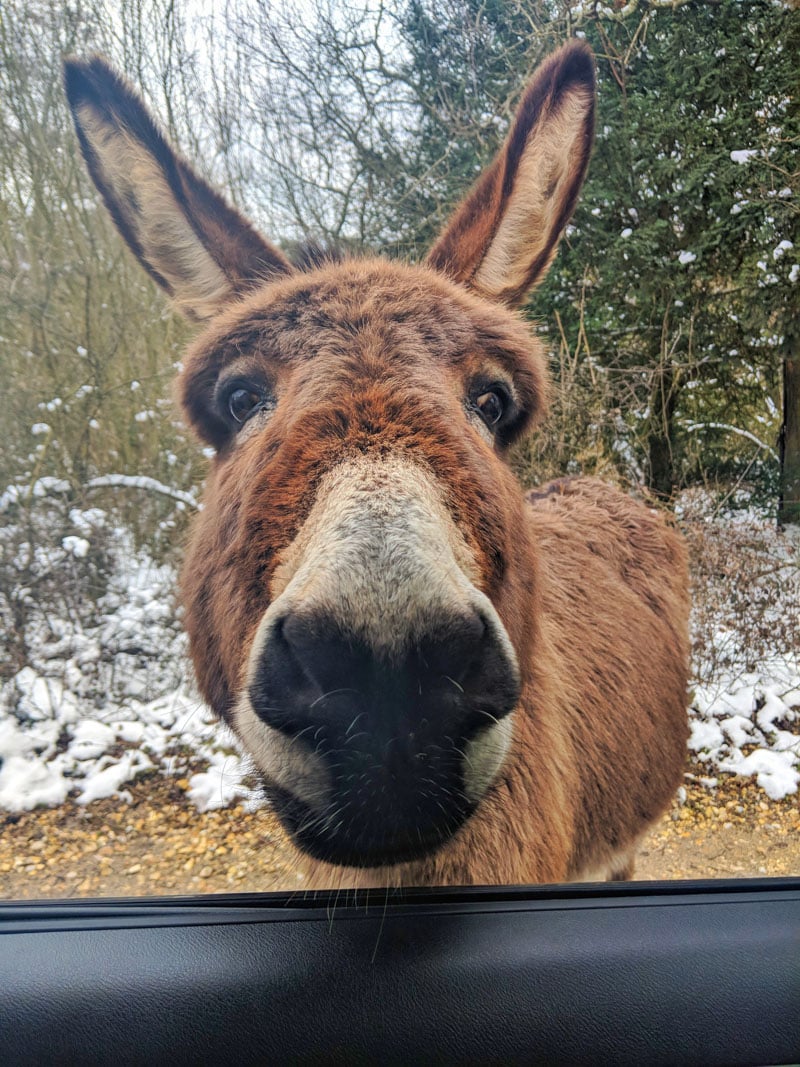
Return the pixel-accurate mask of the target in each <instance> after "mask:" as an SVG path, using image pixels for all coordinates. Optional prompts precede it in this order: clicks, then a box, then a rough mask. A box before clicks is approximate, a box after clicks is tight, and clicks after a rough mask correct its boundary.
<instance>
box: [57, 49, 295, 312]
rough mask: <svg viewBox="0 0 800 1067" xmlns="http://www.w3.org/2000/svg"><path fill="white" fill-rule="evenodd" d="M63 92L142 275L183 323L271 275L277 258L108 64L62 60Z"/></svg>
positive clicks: (279, 269)
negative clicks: (166, 296) (179, 150)
mask: <svg viewBox="0 0 800 1067" xmlns="http://www.w3.org/2000/svg"><path fill="white" fill-rule="evenodd" d="M64 83H65V86H66V91H67V97H68V99H69V105H70V108H71V110H72V117H73V120H74V122H75V129H76V131H77V134H78V140H79V141H80V145H81V151H82V152H83V155H84V158H85V160H86V164H87V166H88V168H89V172H90V174H91V176H92V178H93V179H94V183H95V185H96V186H97V188H98V189H99V190H100V192H101V194H102V196H103V200H105V203H106V207H107V208H108V210H109V211H110V212H111V215H112V217H113V219H114V222H115V223H116V225H117V228H118V229H119V231H120V233H121V234H122V236H123V237H124V238H125V240H126V241H127V242H128V245H129V247H130V248H131V250H132V251H133V253H134V255H135V256H136V258H137V259H138V260H139V262H140V263H141V264H142V266H143V267H144V268H145V270H146V271H147V272H148V274H150V276H151V277H152V278H154V279H155V280H156V281H157V282H158V284H159V285H160V286H161V287H162V288H163V289H165V290H166V291H167V293H168V294H169V295H170V296H171V297H172V299H173V301H174V302H175V304H176V305H177V307H178V308H179V310H180V311H182V312H183V313H184V314H185V315H186V316H187V317H188V318H191V319H195V320H203V319H208V318H211V317H212V316H213V315H214V314H216V313H217V312H218V311H219V310H221V308H222V307H223V306H224V305H225V303H226V302H227V301H229V300H230V299H232V298H234V297H236V296H238V295H241V294H242V293H244V292H246V291H247V290H248V289H251V288H254V287H256V286H258V285H259V284H261V283H262V282H264V281H266V280H268V279H269V278H270V277H273V276H274V275H276V274H284V273H290V272H291V270H292V267H291V266H290V264H289V262H288V260H287V259H286V258H285V257H284V256H283V254H282V253H281V252H280V251H278V249H277V248H274V247H273V246H272V245H271V244H269V243H268V242H267V241H265V240H264V239H263V238H262V237H261V236H260V235H259V234H258V233H256V231H255V230H254V229H253V227H252V226H251V225H250V224H249V223H248V222H246V221H245V220H244V219H243V218H242V217H241V215H240V214H239V213H238V211H236V210H235V209H234V208H232V207H231V206H230V204H228V203H227V201H226V200H224V199H223V198H222V197H221V196H220V195H219V194H218V193H216V192H215V191H214V190H213V189H212V188H211V186H209V185H208V184H207V182H205V181H204V180H203V179H202V178H200V177H198V175H197V174H196V173H195V172H194V170H193V169H192V168H191V167H190V166H189V164H188V163H186V162H185V160H183V159H181V158H180V157H179V156H178V155H177V154H176V153H175V152H174V151H173V149H172V148H171V147H170V145H169V144H168V142H167V140H166V138H165V137H164V136H163V134H162V133H161V131H160V130H159V129H158V127H157V126H156V124H155V122H154V121H153V119H152V118H151V116H150V114H149V112H148V111H147V108H146V107H145V106H144V104H143V103H142V101H141V99H140V98H139V96H138V95H137V94H136V92H135V91H134V90H133V89H132V88H131V86H130V85H129V84H128V83H127V82H126V81H125V80H124V79H123V78H121V77H120V76H119V75H118V74H117V73H116V72H115V71H114V70H113V69H112V68H111V67H110V66H109V65H108V64H107V63H106V61H105V60H104V59H102V58H100V57H99V56H94V57H92V58H90V59H87V60H79V59H68V60H66V62H65V64H64Z"/></svg>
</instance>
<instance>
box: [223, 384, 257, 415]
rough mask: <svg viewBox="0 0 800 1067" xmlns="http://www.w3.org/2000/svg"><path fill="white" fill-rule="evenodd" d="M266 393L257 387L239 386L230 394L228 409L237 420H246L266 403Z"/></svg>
mask: <svg viewBox="0 0 800 1067" xmlns="http://www.w3.org/2000/svg"><path fill="white" fill-rule="evenodd" d="M264 399H265V398H264V394H263V393H261V392H258V391H256V390H255V389H246V388H242V387H240V388H238V389H234V390H233V391H232V392H230V393H229V394H228V400H227V409H228V413H229V414H230V416H231V418H232V419H233V420H234V421H235V422H246V421H247V420H248V419H249V418H250V416H251V415H253V414H254V413H255V412H256V411H258V410H259V408H261V407H263V405H264Z"/></svg>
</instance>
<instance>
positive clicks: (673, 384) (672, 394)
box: [647, 362, 678, 500]
mask: <svg viewBox="0 0 800 1067" xmlns="http://www.w3.org/2000/svg"><path fill="white" fill-rule="evenodd" d="M676 378H677V375H676V373H675V367H674V366H673V364H672V363H669V362H662V363H660V364H659V366H658V367H657V368H656V371H655V379H654V381H653V389H652V392H651V394H650V428H649V430H648V434H647V455H648V460H649V462H648V472H647V473H648V487H649V488H650V489H651V490H652V492H654V493H655V494H656V495H657V496H660V497H663V498H664V499H666V500H668V499H669V498H670V497H672V495H673V493H674V492H675V489H676V483H677V479H676V477H675V462H674V456H673V451H672V419H673V416H674V414H675V408H676V406H677V403H678V386H677V381H676Z"/></svg>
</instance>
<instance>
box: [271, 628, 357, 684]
mask: <svg viewBox="0 0 800 1067" xmlns="http://www.w3.org/2000/svg"><path fill="white" fill-rule="evenodd" d="M276 634H277V636H278V639H279V640H280V642H281V643H282V644H283V646H284V650H285V653H286V654H288V655H289V656H291V657H292V659H293V660H294V662H295V664H296V667H297V669H298V670H299V671H301V672H302V674H303V676H304V679H305V682H306V685H307V684H308V683H309V682H310V683H311V684H312V685H313V686H314V687H315V689H317V690H318V692H317V693H316V696H317V697H319V696H320V695H322V694H324V693H326V692H327V691H329V690H334V689H336V690H338V689H341V688H343V687H347V685H348V682H349V681H352V664H353V660H354V650H353V649H352V648H351V647H350V644H349V642H348V641H347V639H346V637H345V636H344V635H342V634H340V633H339V632H338V631H336V630H335V629H334V628H333V627H331V625H330V624H329V623H328V622H327V620H325V619H324V618H322V619H318V618H316V617H309V616H306V615H300V614H292V615H287V616H285V617H284V619H283V620H282V621H281V622H280V623H279V624H278V626H277V627H276Z"/></svg>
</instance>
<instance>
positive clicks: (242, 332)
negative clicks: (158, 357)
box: [191, 259, 539, 372]
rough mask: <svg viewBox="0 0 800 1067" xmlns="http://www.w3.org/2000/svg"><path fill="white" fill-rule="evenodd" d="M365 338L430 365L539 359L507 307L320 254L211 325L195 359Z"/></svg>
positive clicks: (428, 276)
mask: <svg viewBox="0 0 800 1067" xmlns="http://www.w3.org/2000/svg"><path fill="white" fill-rule="evenodd" d="M365 338H366V339H369V340H371V341H372V342H374V344H373V346H372V347H373V348H374V347H375V344H377V345H378V346H379V347H380V349H381V350H382V351H384V352H385V353H386V354H387V355H388V354H390V353H391V352H392V351H397V350H402V349H412V348H413V349H416V350H418V351H419V353H420V355H422V354H425V355H426V356H429V357H432V358H433V359H434V360H435V361H436V362H437V363H439V364H442V363H444V364H453V363H458V362H460V361H461V360H463V359H464V358H465V357H466V356H474V355H480V354H482V353H485V355H486V356H487V357H489V358H495V359H498V358H499V359H500V360H501V362H502V363H504V364H506V365H508V364H509V363H511V364H512V366H509V369H510V370H511V371H512V372H513V370H514V366H513V364H514V363H516V362H519V363H520V364H521V367H520V369H522V370H524V369H525V365H526V364H529V362H530V361H531V360H533V361H534V362H538V361H539V355H538V342H536V340H535V339H534V338H533V336H532V335H531V332H530V329H529V327H528V325H527V324H526V323H524V322H523V321H522V319H521V318H520V316H519V315H518V314H516V313H515V312H511V311H508V310H507V309H505V308H503V307H500V306H498V305H495V304H491V303H489V302H488V301H485V300H482V299H481V298H480V297H477V296H475V295H473V294H472V293H470V292H467V291H466V290H465V289H464V288H462V287H461V286H460V285H457V284H455V283H452V282H450V281H449V280H448V279H446V278H444V277H442V276H441V275H439V274H437V273H435V272H434V271H432V270H430V269H428V268H426V267H416V266H408V265H404V264H399V263H391V262H387V261H383V260H375V259H369V260H362V259H350V260H345V261H343V262H339V263H325V264H323V265H322V266H321V267H318V268H316V269H312V270H310V271H309V272H308V273H303V274H295V275H293V276H291V277H289V278H286V279H282V280H280V281H277V282H273V283H270V284H267V285H264V286H263V287H261V288H260V289H258V290H257V291H255V292H253V293H252V294H251V295H249V296H248V297H247V298H246V299H245V300H242V301H240V302H238V303H236V304H235V305H233V306H232V307H230V308H228V309H227V310H226V311H225V312H224V313H223V314H222V315H220V316H218V317H217V319H215V320H214V322H213V323H212V324H211V325H210V327H209V328H208V329H207V330H206V331H205V332H204V333H203V334H202V335H201V336H200V337H199V338H198V340H197V341H196V342H195V344H194V345H193V348H192V352H191V356H192V358H193V359H194V360H200V361H203V362H205V360H206V359H211V360H212V362H214V363H215V364H216V365H217V366H220V365H221V364H223V363H225V362H227V361H228V360H230V359H234V358H237V357H239V356H241V355H245V354H248V353H254V354H255V353H256V352H259V351H261V352H263V353H264V354H265V355H267V356H268V357H269V358H270V359H274V360H276V361H278V362H280V363H290V364H291V363H296V362H301V361H304V360H307V359H309V358H313V357H314V356H315V355H317V354H319V353H320V352H321V351H327V352H330V351H332V350H333V351H337V350H344V349H348V348H350V347H351V346H352V345H353V343H354V342H355V341H357V340H358V339H362V340H363V339H365Z"/></svg>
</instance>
